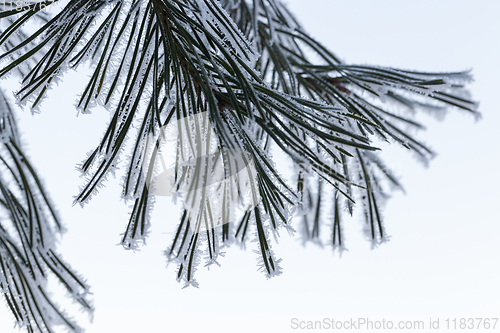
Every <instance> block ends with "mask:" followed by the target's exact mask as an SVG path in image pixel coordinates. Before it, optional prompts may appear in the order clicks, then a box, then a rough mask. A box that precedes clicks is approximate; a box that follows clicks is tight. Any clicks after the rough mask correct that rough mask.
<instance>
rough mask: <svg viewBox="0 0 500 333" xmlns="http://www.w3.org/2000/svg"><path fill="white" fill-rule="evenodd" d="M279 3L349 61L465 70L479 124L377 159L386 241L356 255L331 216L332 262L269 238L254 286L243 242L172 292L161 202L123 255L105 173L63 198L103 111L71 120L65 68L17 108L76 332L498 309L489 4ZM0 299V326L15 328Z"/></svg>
mask: <svg viewBox="0 0 500 333" xmlns="http://www.w3.org/2000/svg"><path fill="white" fill-rule="evenodd" d="M287 2H288V3H289V5H290V9H291V10H292V11H293V12H294V13H296V16H297V17H298V19H299V21H300V22H302V24H303V26H304V27H305V28H306V30H307V31H308V32H310V33H311V34H312V35H313V36H314V37H316V38H317V39H318V40H320V41H321V42H323V43H324V44H325V45H327V46H328V47H329V48H330V49H331V50H333V51H334V52H335V53H336V54H337V55H338V56H339V57H340V58H341V59H343V60H345V61H346V62H348V63H356V64H375V65H386V66H393V67H399V68H404V69H414V70H421V71H458V70H463V69H470V68H472V70H473V75H474V77H475V82H474V83H472V84H471V85H470V90H471V91H472V93H473V97H474V99H475V100H478V101H480V103H481V104H480V111H481V112H482V113H483V119H482V120H481V121H479V122H475V121H474V118H473V117H472V116H470V115H468V114H466V113H464V112H460V111H457V110H450V112H449V114H448V116H447V117H446V119H445V121H444V122H438V121H436V120H434V119H433V118H431V117H428V116H423V117H419V119H420V120H422V121H424V123H425V124H426V125H427V130H426V131H425V132H422V133H419V136H418V137H419V138H422V139H423V141H424V142H427V143H429V144H430V146H431V147H433V148H434V149H435V150H436V151H437V152H438V154H439V155H438V156H437V157H436V158H435V159H434V160H433V161H432V162H431V164H430V167H429V168H428V169H426V168H424V167H423V166H422V165H420V164H419V163H418V162H417V161H416V160H415V159H413V158H412V157H411V155H410V154H408V153H406V152H405V151H404V150H403V149H400V148H396V147H394V148H391V149H389V150H388V151H387V152H386V154H385V155H384V156H385V157H386V161H387V164H388V165H393V166H397V169H398V170H397V171H398V174H399V175H400V176H401V180H402V182H403V184H404V186H405V189H406V192H407V194H406V195H403V194H401V193H395V194H394V197H393V199H391V200H390V201H389V203H388V205H387V207H386V209H385V211H384V216H385V223H386V229H387V231H388V232H389V233H390V235H391V236H392V237H391V241H390V242H388V243H386V244H384V245H382V246H381V247H379V248H377V249H375V250H370V244H369V243H368V242H366V241H364V239H363V235H362V232H361V227H362V223H361V219H359V218H357V217H356V218H353V219H344V226H345V231H346V241H347V247H348V250H349V251H347V252H345V253H344V254H343V256H342V257H341V258H339V256H338V254H335V255H333V254H332V251H331V248H330V247H325V248H323V249H320V248H318V247H316V246H312V245H309V246H307V247H306V248H303V247H302V246H301V245H300V243H299V242H298V239H294V238H290V237H289V236H288V235H287V234H286V233H283V234H282V235H281V239H280V244H278V245H276V244H274V247H273V248H274V251H275V253H276V255H277V256H278V257H280V258H283V261H282V267H283V270H284V273H283V274H282V275H281V276H279V277H276V278H273V279H271V280H266V278H265V277H264V275H263V274H261V273H259V272H257V266H256V259H257V255H256V254H254V253H253V252H252V251H251V250H252V249H253V248H254V247H255V244H253V243H248V244H247V250H246V251H244V250H241V249H239V248H237V247H233V248H230V249H229V250H228V251H227V252H226V253H227V254H226V256H225V257H224V258H221V259H220V263H221V264H222V266H221V267H212V268H211V269H210V271H208V270H207V269H206V268H204V267H200V268H199V270H198V272H197V279H198V282H199V283H200V288H199V289H195V288H188V289H182V284H179V283H177V282H176V281H175V271H176V267H174V266H169V267H168V268H165V262H166V261H165V258H164V256H163V255H162V251H163V250H165V248H166V247H167V246H168V244H169V242H170V239H171V235H169V234H166V233H167V232H171V231H173V229H174V227H175V225H176V223H177V222H178V218H179V216H178V212H179V210H178V208H176V207H174V206H172V205H170V204H168V203H167V201H166V200H167V199H165V198H164V199H165V200H164V201H159V202H158V203H159V204H157V207H156V210H155V213H154V218H153V225H152V234H151V236H150V237H149V239H148V245H147V246H146V247H144V248H143V250H142V251H141V252H138V253H133V252H129V251H124V250H123V249H122V248H121V247H119V246H116V244H117V243H118V242H119V235H120V233H122V232H123V231H124V228H125V227H126V223H127V218H128V213H129V209H128V208H127V206H126V205H125V204H124V203H123V202H120V200H119V199H118V197H119V193H120V188H119V187H118V184H119V180H120V177H121V172H120V170H119V171H118V172H117V174H118V178H117V179H115V180H113V179H112V180H111V181H109V182H108V183H107V186H106V188H105V189H103V190H101V192H100V193H99V195H98V196H96V197H95V198H94V199H93V200H92V201H91V203H90V204H89V205H87V206H86V207H85V208H84V209H82V208H80V207H79V206H75V207H72V200H73V199H72V197H73V195H75V194H76V193H77V190H78V186H79V185H81V184H82V179H80V178H79V177H78V173H77V171H75V165H76V164H77V163H79V162H80V161H82V160H83V158H84V157H85V154H86V153H87V152H88V151H90V150H91V149H92V148H93V147H94V146H95V145H96V144H97V143H98V140H99V139H100V136H101V135H102V133H103V131H104V129H105V125H106V122H107V120H108V114H107V113H106V112H105V111H103V110H98V109H96V110H95V111H94V113H93V114H91V115H81V116H79V117H78V118H76V112H75V109H74V107H73V104H74V101H75V99H76V97H75V96H76V93H77V92H78V91H80V89H81V86H82V84H83V83H84V81H85V80H84V79H82V76H78V75H75V74H73V73H71V74H69V75H67V76H66V79H65V81H64V84H61V85H60V86H59V87H58V88H56V89H54V90H52V91H51V92H50V95H49V97H50V98H49V99H47V100H46V102H45V104H44V105H43V110H42V113H41V114H40V115H36V116H31V115H30V114H29V112H28V111H27V110H25V111H23V112H19V119H20V127H21V129H22V130H23V132H24V133H23V134H24V136H23V139H24V141H25V143H26V144H27V150H28V152H29V156H30V157H31V161H32V162H33V164H34V165H35V166H36V168H37V170H38V172H39V174H40V175H42V176H43V178H44V179H45V185H46V187H47V188H48V190H49V192H50V195H51V197H52V199H53V201H54V202H55V203H56V206H57V208H58V210H59V212H60V214H61V216H62V218H63V220H64V222H65V224H66V226H67V228H68V232H67V233H66V234H65V236H64V238H63V241H62V243H61V245H60V247H59V252H61V253H63V254H64V258H65V259H66V260H67V261H68V262H70V263H71V264H72V266H73V267H74V268H75V269H76V270H78V271H79V272H80V273H82V274H83V275H84V276H85V277H87V279H88V282H89V283H90V284H91V285H92V291H93V293H94V302H95V306H96V312H95V316H94V321H93V324H89V322H88V321H86V320H85V318H84V317H83V318H81V319H80V324H81V325H82V326H84V327H86V328H87V332H88V333H110V332H120V333H136V332H200V331H208V332H252V333H253V332H295V331H297V330H293V329H292V328H291V319H292V318H298V319H299V320H323V319H324V318H335V319H344V320H346V319H347V320H348V319H350V318H358V317H367V318H369V319H371V320H381V319H385V320H391V321H393V322H395V323H396V322H397V321H399V320H423V321H424V322H425V324H426V325H428V322H429V318H433V319H436V318H440V320H441V321H440V324H441V328H443V327H444V325H445V322H444V321H445V319H446V318H450V319H452V318H470V317H474V318H476V317H483V318H486V317H490V318H491V317H497V318H498V317H500V284H499V282H498V281H500V266H499V258H498V257H499V254H500V240H499V239H500V223H499V222H500V218H499V215H500V214H499V206H500V205H499V203H498V201H499V199H500V194H499V188H500V181H499V177H498V163H499V162H500V154H499V153H500V150H499V148H498V146H499V144H500V139H499V137H500V135H499V134H498V133H499V132H498V126H499V124H500V115H499V114H500V112H499V109H500V107H499V104H498V101H499V92H500V83H499V82H500V79H499V78H500V65H499V62H500V20H499V17H498V16H499V13H500V2H499V1H496V0H491V1H458V0H439V1H436V0H435V1H430V0H418V1H401V0H392V1H389V0H383V1H382V0H376V1H373V0H370V1H369V0H366V1H360V0H353V1H336V0H307V1H306V0H288V1H287ZM0 84H2V85H3V87H6V85H5V82H2V83H0ZM9 87H10V86H9ZM2 304H3V305H2V306H0V332H1V333H11V332H17V329H13V328H12V326H13V321H12V317H11V315H10V313H9V312H8V311H7V308H6V304H5V302H4V301H3V300H2ZM426 327H427V326H426ZM499 330H500V323H498V324H497V328H496V330H495V331H499ZM450 332H451V330H450ZM479 332H481V330H479ZM485 332H492V330H488V331H485Z"/></svg>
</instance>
